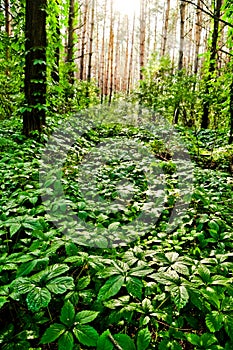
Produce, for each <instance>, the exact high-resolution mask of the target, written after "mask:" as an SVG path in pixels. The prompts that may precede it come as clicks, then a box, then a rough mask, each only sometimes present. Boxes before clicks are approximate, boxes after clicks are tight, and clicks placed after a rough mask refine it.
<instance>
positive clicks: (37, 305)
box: [26, 287, 51, 312]
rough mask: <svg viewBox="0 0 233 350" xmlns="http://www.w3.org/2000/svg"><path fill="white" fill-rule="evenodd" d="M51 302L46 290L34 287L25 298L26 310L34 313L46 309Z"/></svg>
mask: <svg viewBox="0 0 233 350" xmlns="http://www.w3.org/2000/svg"><path fill="white" fill-rule="evenodd" d="M50 300H51V294H50V292H49V291H48V290H47V289H46V288H40V287H36V288H34V289H32V290H31V291H30V292H29V293H28V295H27V298H26V301H27V305H28V309H29V310H31V311H33V312H35V311H39V310H40V309H41V308H43V307H47V306H48V304H49V302H50Z"/></svg>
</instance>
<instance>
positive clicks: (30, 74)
mask: <svg viewBox="0 0 233 350" xmlns="http://www.w3.org/2000/svg"><path fill="white" fill-rule="evenodd" d="M46 5H47V2H46V0H37V1H34V0H26V25H25V36H26V41H25V52H26V55H25V85H24V91H25V102H26V108H25V112H24V114H23V132H24V134H25V135H29V134H30V133H31V132H32V131H34V130H38V131H39V132H40V131H41V129H42V126H43V125H45V103H46Z"/></svg>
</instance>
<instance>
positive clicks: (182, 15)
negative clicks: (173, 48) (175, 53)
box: [178, 2, 186, 70]
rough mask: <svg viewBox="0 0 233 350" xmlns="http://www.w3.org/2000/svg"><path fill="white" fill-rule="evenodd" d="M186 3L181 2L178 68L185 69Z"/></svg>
mask: <svg viewBox="0 0 233 350" xmlns="http://www.w3.org/2000/svg"><path fill="white" fill-rule="evenodd" d="M185 7H186V6H185V3H184V2H181V3H180V48H179V61H178V70H182V69H183V58H184V27H185Z"/></svg>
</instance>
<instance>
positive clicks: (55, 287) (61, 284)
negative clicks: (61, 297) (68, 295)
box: [46, 277, 74, 294]
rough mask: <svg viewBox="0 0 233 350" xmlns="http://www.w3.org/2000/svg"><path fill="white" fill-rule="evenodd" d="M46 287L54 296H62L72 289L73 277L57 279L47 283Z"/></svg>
mask: <svg viewBox="0 0 233 350" xmlns="http://www.w3.org/2000/svg"><path fill="white" fill-rule="evenodd" d="M46 287H47V288H48V289H49V290H50V292H52V293H54V294H63V293H65V292H66V291H67V289H73V288H74V280H73V277H57V278H54V279H53V280H51V281H49V282H48V283H47V284H46Z"/></svg>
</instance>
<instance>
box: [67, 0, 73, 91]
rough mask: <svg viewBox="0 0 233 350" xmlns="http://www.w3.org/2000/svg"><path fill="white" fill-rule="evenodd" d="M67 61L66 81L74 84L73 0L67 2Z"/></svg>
mask: <svg viewBox="0 0 233 350" xmlns="http://www.w3.org/2000/svg"><path fill="white" fill-rule="evenodd" d="M66 62H67V63H68V65H69V67H68V81H69V83H70V84H71V85H73V84H74V0H70V2H69V19H68V43H67V57H66Z"/></svg>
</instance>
